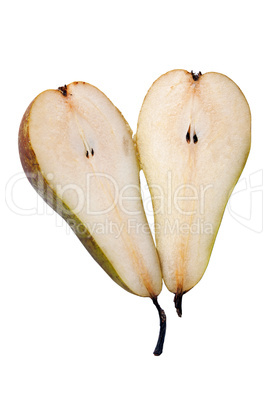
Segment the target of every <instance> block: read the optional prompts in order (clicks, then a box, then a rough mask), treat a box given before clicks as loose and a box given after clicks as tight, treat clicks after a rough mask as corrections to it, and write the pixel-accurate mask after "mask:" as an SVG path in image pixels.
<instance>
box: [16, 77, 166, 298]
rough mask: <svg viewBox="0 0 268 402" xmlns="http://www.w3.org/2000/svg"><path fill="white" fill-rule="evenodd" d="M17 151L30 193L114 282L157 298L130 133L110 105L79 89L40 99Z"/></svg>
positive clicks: (93, 91) (156, 273)
mask: <svg viewBox="0 0 268 402" xmlns="http://www.w3.org/2000/svg"><path fill="white" fill-rule="evenodd" d="M19 151H20V157H21V161H22V165H23V168H24V170H25V172H26V174H27V176H28V178H29V180H30V182H31V183H32V184H33V186H34V187H35V189H36V190H37V191H38V192H39V194H40V195H41V196H42V197H43V198H44V199H45V200H46V201H47V202H48V203H49V205H50V206H51V207H52V208H53V209H55V210H56V211H57V212H58V213H59V214H60V215H62V216H63V218H64V219H66V221H67V222H68V223H69V225H70V226H71V227H72V229H73V230H74V232H75V233H76V235H77V236H78V237H79V239H80V240H81V242H82V243H83V244H84V246H85V247H86V248H87V250H88V251H89V252H90V254H91V255H92V256H93V257H94V259H95V260H96V261H97V262H98V263H99V264H100V265H101V266H102V268H103V269H104V270H105V271H106V272H107V273H108V274H109V275H110V276H111V277H112V279H114V280H115V281H116V282H117V283H118V284H119V285H121V286H122V287H123V288H124V289H126V290H128V291H130V292H132V293H134V294H137V295H140V296H149V297H151V298H154V297H155V296H157V295H158V294H159V293H160V291H161V286H162V276H161V270H160V265H159V259H158V255H157V252H156V249H155V245H154V243H153V239H152V236H151V232H150V229H149V227H148V224H147V220H146V217H145V213H144V210H143V206H142V202H141V194H140V183H139V166H138V161H137V157H136V152H135V148H134V145H133V141H132V132H131V130H130V128H129V126H128V124H127V123H126V121H125V120H124V118H123V116H122V115H121V113H120V112H119V111H118V109H117V108H116V107H115V106H114V105H113V104H112V103H111V101H110V100H109V99H108V98H107V97H106V96H105V95H104V94H103V93H102V92H101V91H99V90H98V89H97V88H96V87H94V86H92V85H90V84H87V83H83V82H74V83H72V84H70V85H68V86H64V87H60V88H59V90H48V91H44V92H42V93H41V94H40V95H38V96H37V97H36V98H35V99H34V101H33V102H32V103H31V104H30V106H29V107H28V109H27V111H26V112H25V115H24V118H23V120H22V123H21V126H20V131H19Z"/></svg>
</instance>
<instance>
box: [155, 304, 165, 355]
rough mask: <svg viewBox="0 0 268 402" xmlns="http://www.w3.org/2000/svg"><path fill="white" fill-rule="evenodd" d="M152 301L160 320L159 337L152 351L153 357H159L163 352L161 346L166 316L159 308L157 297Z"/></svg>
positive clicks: (163, 339)
mask: <svg viewBox="0 0 268 402" xmlns="http://www.w3.org/2000/svg"><path fill="white" fill-rule="evenodd" d="M152 301H153V303H154V305H155V307H156V308H157V311H158V314H159V318H160V330H159V336H158V340H157V344H156V347H155V350H154V355H155V356H160V355H161V354H162V352H163V346H164V341H165V335H166V322H167V319H166V314H165V312H164V310H163V309H162V308H161V307H160V306H159V304H158V301H157V297H154V298H152Z"/></svg>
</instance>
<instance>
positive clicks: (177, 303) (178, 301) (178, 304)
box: [174, 293, 183, 317]
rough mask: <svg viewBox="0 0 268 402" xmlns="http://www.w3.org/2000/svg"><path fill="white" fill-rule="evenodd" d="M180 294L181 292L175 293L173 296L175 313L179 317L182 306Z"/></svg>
mask: <svg viewBox="0 0 268 402" xmlns="http://www.w3.org/2000/svg"><path fill="white" fill-rule="evenodd" d="M182 296H183V293H176V294H175V297H174V303H175V307H176V310H177V314H178V316H179V317H181V316H182V306H181V304H182Z"/></svg>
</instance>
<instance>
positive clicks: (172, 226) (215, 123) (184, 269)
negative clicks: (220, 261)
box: [136, 70, 251, 315]
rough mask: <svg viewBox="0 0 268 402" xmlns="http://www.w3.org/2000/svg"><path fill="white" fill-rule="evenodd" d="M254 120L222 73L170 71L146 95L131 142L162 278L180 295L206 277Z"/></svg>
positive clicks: (240, 95) (239, 91)
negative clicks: (144, 185) (150, 213)
mask: <svg viewBox="0 0 268 402" xmlns="http://www.w3.org/2000/svg"><path fill="white" fill-rule="evenodd" d="M250 130H251V116H250V109H249V106H248V103H247V101H246V99H245V97H244V95H243V93H242V92H241V90H240V89H239V88H238V86H237V85H236V84H235V83H234V82H233V81H232V80H230V79H229V78H227V77H226V76H225V75H222V74H219V73H206V74H204V75H202V74H201V73H199V74H197V75H196V74H193V73H189V72H187V71H185V70H173V71H170V72H168V73H166V74H164V75H162V76H161V77H160V78H159V79H157V80H156V81H155V82H154V83H153V85H152V87H151V88H150V89H149V91H148V93H147V95H146V97H145V99H144V102H143V105H142V108H141V111H140V115H139V120H138V126H137V133H136V143H137V149H138V153H139V157H140V162H141V168H142V169H143V171H144V174H145V177H146V179H147V183H148V186H149V188H150V192H151V196H152V202H153V208H154V218H155V236H156V246H157V249H158V253H159V257H160V262H161V266H162V272H163V278H164V281H165V284H166V286H167V288H168V289H169V290H170V291H171V292H173V293H175V295H176V296H175V304H177V309H178V314H179V315H180V314H181V306H180V303H181V297H182V294H183V293H185V292H187V291H188V290H190V289H191V288H192V287H193V286H195V284H196V283H198V282H199V280H200V279H201V277H202V276H203V274H204V272H205V270H206V267H207V265H208V262H209V258H210V255H211V252H212V248H213V245H214V242H215V238H216V235H217V232H218V229H219V226H220V223H221V219H222V216H223V213H224V209H225V206H226V204H227V201H228V198H229V196H230V194H231V192H232V190H233V188H234V186H235V184H236V182H237V180H238V178H239V176H240V174H241V172H242V170H243V167H244V165H245V163H246V160H247V157H248V153H249V150H250Z"/></svg>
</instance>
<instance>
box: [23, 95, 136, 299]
mask: <svg viewBox="0 0 268 402" xmlns="http://www.w3.org/2000/svg"><path fill="white" fill-rule="evenodd" d="M33 102H34V101H33ZM33 102H31V103H30V105H29V106H28V108H27V110H26V112H25V113H24V116H23V118H22V121H21V124H20V128H19V154H20V159H21V164H22V167H23V169H24V171H25V174H26V176H27V178H28V180H29V182H30V183H31V184H32V186H33V187H34V189H35V190H36V191H37V193H38V194H39V195H40V196H41V197H42V198H43V199H44V200H45V201H46V202H47V204H48V205H49V206H50V207H51V208H52V209H53V210H54V211H56V212H57V213H58V214H59V215H60V216H61V217H62V218H63V219H64V220H65V221H66V222H67V223H68V224H69V225H70V227H71V229H72V230H73V231H74V233H75V234H76V236H77V237H78V238H79V240H80V241H81V243H82V244H83V246H84V247H85V248H86V249H87V251H88V252H89V253H90V254H91V256H92V257H93V258H94V260H95V261H96V262H97V263H98V264H99V265H100V266H101V267H102V268H103V269H104V271H105V272H106V273H107V274H108V275H109V276H110V277H111V278H112V279H113V280H114V281H115V282H116V283H117V284H118V285H120V286H121V287H122V288H123V289H125V290H127V291H128V292H130V293H132V294H134V292H133V291H132V290H130V289H129V288H128V286H127V285H126V284H125V283H124V282H123V281H122V279H121V278H120V277H119V275H118V274H117V272H116V270H115V269H114V267H113V266H112V264H111V263H110V261H109V260H108V259H107V257H106V256H105V254H104V253H103V251H102V250H101V249H100V247H99V246H98V245H97V243H96V242H95V240H94V238H93V237H92V236H91V234H90V233H89V231H88V229H87V228H86V227H85V226H84V225H83V223H82V222H81V221H80V220H79V219H78V218H77V216H76V215H75V214H74V213H73V212H72V211H71V210H70V209H69V208H68V207H67V205H66V204H65V203H64V202H63V201H62V200H61V199H59V197H58V196H57V195H56V193H55V191H54V190H52V188H51V187H50V186H49V184H48V182H47V181H46V179H45V178H44V176H43V175H42V172H41V169H40V166H39V163H38V161H37V159H36V155H35V153H34V150H33V148H32V146H31V140H30V136H29V125H28V120H29V116H30V112H31V107H32V104H33ZM70 222H71V224H70ZM81 229H82V230H81ZM81 233H82V234H81Z"/></svg>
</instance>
